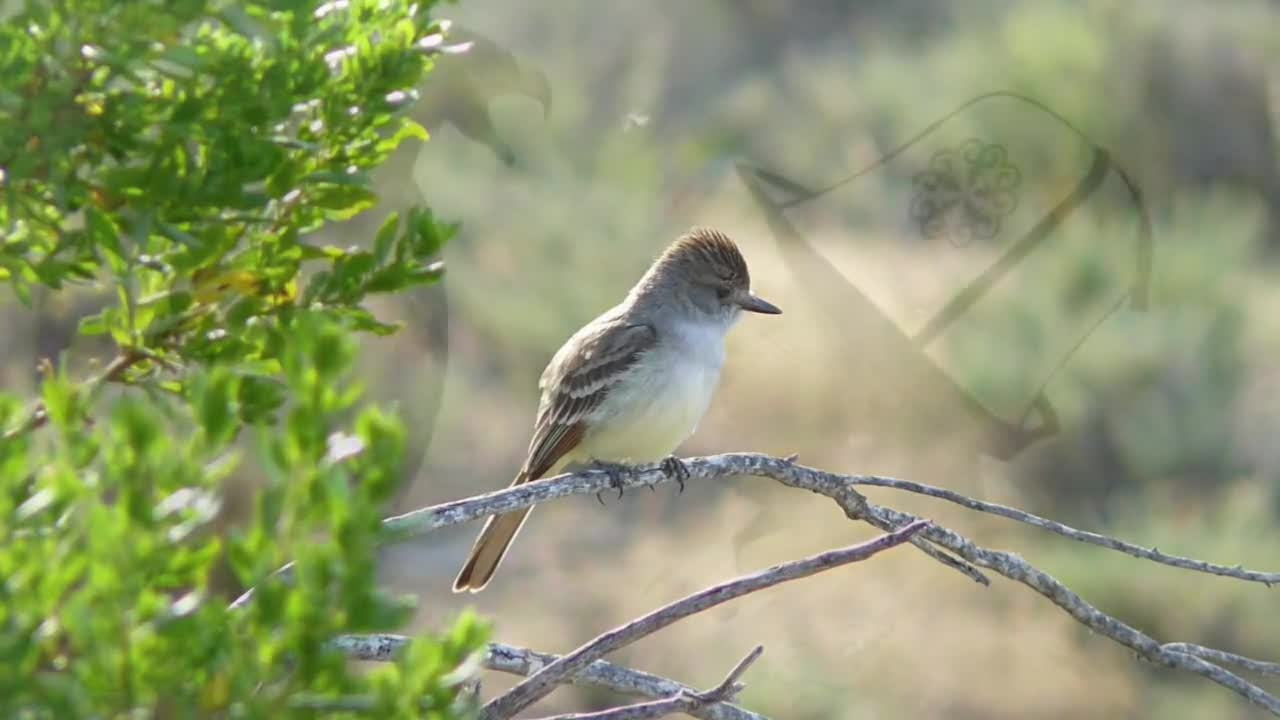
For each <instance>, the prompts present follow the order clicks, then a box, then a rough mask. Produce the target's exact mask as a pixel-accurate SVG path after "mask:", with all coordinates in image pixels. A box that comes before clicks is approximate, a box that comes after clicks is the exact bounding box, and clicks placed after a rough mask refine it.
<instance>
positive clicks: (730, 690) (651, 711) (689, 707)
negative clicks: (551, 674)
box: [542, 645, 764, 720]
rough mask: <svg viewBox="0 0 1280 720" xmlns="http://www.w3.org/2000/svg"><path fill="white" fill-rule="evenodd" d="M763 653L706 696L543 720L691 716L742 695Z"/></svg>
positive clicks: (746, 660)
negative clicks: (745, 675) (746, 675)
mask: <svg viewBox="0 0 1280 720" xmlns="http://www.w3.org/2000/svg"><path fill="white" fill-rule="evenodd" d="M763 652H764V646H763V645H757V646H756V647H755V649H754V650H752V651H751V652H750V653H748V654H747V656H746V657H744V658H742V659H741V660H739V661H738V664H737V666H735V667H734V668H733V670H730V671H729V674H728V675H726V676H725V679H724V680H723V681H722V682H721V683H720V684H719V685H717V686H715V687H714V688H711V689H710V690H706V691H704V692H700V693H695V692H681V693H680V694H678V695H676V696H674V697H670V698H667V699H665V700H658V701H656V702H646V703H636V704H635V705H626V706H624V707H618V708H612V709H609V710H601V711H599V712H590V713H569V714H567V715H555V716H552V717H547V718H543V719H542V720H649V718H660V717H665V716H667V715H675V714H676V713H684V714H689V713H692V712H694V711H696V710H698V709H700V708H703V707H706V706H708V705H715V704H717V703H722V702H726V701H728V700H732V699H733V697H734V696H735V695H737V694H738V693H740V692H742V689H743V687H744V686H743V685H742V684H741V683H739V682H738V678H740V677H742V673H744V672H746V670H747V668H748V667H751V664H752V663H754V662H755V661H756V658H759V657H760V654H761V653H763Z"/></svg>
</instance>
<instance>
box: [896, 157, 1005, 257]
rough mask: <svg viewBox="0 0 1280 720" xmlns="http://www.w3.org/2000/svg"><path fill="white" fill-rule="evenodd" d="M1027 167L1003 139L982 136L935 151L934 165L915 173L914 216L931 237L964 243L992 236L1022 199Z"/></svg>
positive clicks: (912, 212) (931, 164)
mask: <svg viewBox="0 0 1280 720" xmlns="http://www.w3.org/2000/svg"><path fill="white" fill-rule="evenodd" d="M1021 181H1022V173H1021V172H1019V171H1018V168H1016V167H1014V166H1013V165H1012V164H1011V163H1010V162H1009V157H1008V153H1007V152H1006V151H1005V149H1004V147H1003V146H1002V145H999V144H996V143H984V142H983V141H981V140H978V139H976V138H975V139H971V140H967V141H965V142H964V143H963V144H961V145H960V146H959V147H958V148H946V149H943V150H939V151H938V152H937V153H935V154H934V156H933V158H932V160H930V162H929V169H928V170H923V171H921V172H918V173H916V175H915V176H914V177H913V178H912V184H913V185H914V186H915V193H914V195H913V197H912V198H911V219H912V220H915V221H916V222H917V223H919V225H920V233H921V234H922V235H924V237H926V238H928V239H934V238H937V237H940V236H942V235H946V236H947V237H948V239H949V240H950V241H951V243H952V244H953V245H956V246H957V247H961V246H964V245H968V244H969V243H970V242H972V241H973V240H975V239H983V240H989V239H991V238H993V237H995V236H996V235H997V234H998V233H999V232H1000V224H1001V223H1002V222H1003V221H1004V218H1005V217H1007V216H1008V215H1009V214H1010V213H1012V212H1013V210H1014V208H1016V207H1017V205H1018V197H1017V194H1016V190H1017V188H1018V184H1019V183H1020V182H1021Z"/></svg>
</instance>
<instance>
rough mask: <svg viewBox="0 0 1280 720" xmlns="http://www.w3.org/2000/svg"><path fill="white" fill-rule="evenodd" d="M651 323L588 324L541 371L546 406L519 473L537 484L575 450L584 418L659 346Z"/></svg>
mask: <svg viewBox="0 0 1280 720" xmlns="http://www.w3.org/2000/svg"><path fill="white" fill-rule="evenodd" d="M657 340H658V334H657V332H656V331H655V330H654V329H653V327H652V326H651V325H646V324H642V323H631V322H625V321H621V320H617V319H614V320H609V321H605V322H599V323H593V324H592V325H588V326H587V327H586V328H584V329H583V330H582V331H580V332H579V333H578V334H577V335H575V336H574V337H573V338H571V339H570V340H569V342H567V343H565V345H564V347H563V348H561V349H560V352H558V353H556V356H555V357H554V358H552V360H551V364H549V365H548V366H547V369H546V371H544V372H543V373H542V381H541V382H540V383H539V385H540V387H541V388H542V402H541V404H540V405H539V407H538V419H537V422H536V423H535V425H534V429H533V440H532V441H530V443H529V457H528V459H526V460H525V463H524V468H523V469H522V470H521V475H522V476H524V477H525V479H527V480H536V479H537V478H540V477H542V475H543V474H544V473H546V472H547V471H549V470H550V469H551V467H552V466H553V465H555V464H556V462H557V461H558V460H560V458H562V457H564V455H565V453H567V452H569V451H570V450H572V449H573V448H574V447H575V446H576V445H577V444H578V443H579V442H581V441H582V436H583V434H584V433H585V432H586V429H587V426H586V418H587V417H589V416H590V415H591V413H592V412H593V411H595V410H596V409H597V408H599V407H600V404H601V403H602V402H604V399H605V397H606V396H608V394H609V392H610V391H611V390H612V389H613V388H614V386H616V385H617V383H618V382H619V381H620V380H621V379H622V377H623V375H625V373H626V370H627V369H629V368H630V367H631V366H632V365H633V364H635V362H636V361H637V360H638V359H639V358H640V357H641V356H642V355H644V353H646V352H648V351H649V350H650V349H652V348H653V346H654V345H655V344H656V343H657Z"/></svg>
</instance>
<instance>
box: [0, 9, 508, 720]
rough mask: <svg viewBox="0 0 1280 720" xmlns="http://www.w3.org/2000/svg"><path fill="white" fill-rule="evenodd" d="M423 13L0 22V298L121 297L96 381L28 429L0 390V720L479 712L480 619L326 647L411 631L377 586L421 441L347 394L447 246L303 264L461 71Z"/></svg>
mask: <svg viewBox="0 0 1280 720" xmlns="http://www.w3.org/2000/svg"><path fill="white" fill-rule="evenodd" d="M430 5H431V3H430V2H421V1H420V2H416V3H411V2H408V1H407V0H377V1H375V0H338V1H336V2H329V3H325V4H319V3H314V2H305V1H303V0H292V1H290V0H270V1H268V0H260V1H258V2H238V3H225V2H210V1H207V0H181V1H180V2H159V1H157V0H110V1H105V0H63V1H61V2H53V3H46V2H41V1H38V0H29V1H28V2H25V3H24V5H23V6H22V7H21V8H20V9H19V10H18V11H17V12H16V14H12V15H10V16H9V17H8V18H7V19H6V20H5V21H4V23H3V24H2V25H0V192H2V193H3V198H2V202H0V226H2V227H3V228H4V235H3V240H2V241H0V243H2V244H0V279H2V280H5V281H7V283H8V285H9V286H10V287H11V288H12V290H13V291H14V293H15V294H16V295H17V297H18V298H20V299H22V300H23V301H24V302H29V298H30V295H31V291H32V289H33V288H34V287H37V286H39V287H43V288H46V289H47V291H48V292H68V291H70V290H71V289H72V288H74V287H76V286H88V287H91V288H101V287H105V288H110V289H111V290H112V291H113V292H114V295H113V296H112V301H111V303H110V304H109V305H108V306H107V307H105V308H104V309H102V311H101V312H99V313H96V314H93V315H90V316H87V317H84V318H83V319H82V320H81V322H80V326H79V328H80V332H81V333H83V334H88V335H103V336H105V337H107V338H109V339H110V341H111V342H112V343H113V344H114V345H115V347H116V349H117V357H116V359H115V360H114V361H112V362H111V363H110V364H109V365H108V366H107V367H106V368H105V369H104V370H103V372H102V373H101V374H100V375H99V376H97V377H95V378H92V379H89V380H86V381H77V380H75V379H73V378H71V377H69V375H68V373H67V372H66V371H65V370H63V369H57V370H55V369H54V367H53V366H52V364H49V365H47V366H46V367H45V378H44V380H43V383H42V388H41V397H40V399H39V402H38V403H36V404H35V408H34V409H33V408H29V407H25V406H24V404H23V403H21V402H19V400H18V399H17V398H14V397H11V396H6V395H0V428H4V429H5V433H4V436H3V440H0V578H3V582H0V667H4V668H6V671H5V672H3V673H0V715H3V716H4V717H124V716H129V717H149V716H163V717H197V716H199V717H204V716H218V717H223V716H226V717H273V718H274V717H283V716H291V715H297V716H301V717H313V716H316V715H317V714H318V713H320V712H321V711H322V710H323V709H325V708H338V709H340V710H344V711H361V712H371V713H374V714H375V715H376V716H378V717H433V718H447V717H455V716H459V715H461V714H466V712H467V708H466V707H465V706H464V705H465V701H464V700H460V699H459V697H460V696H459V693H458V689H459V687H460V684H461V682H462V681H464V680H465V679H466V678H467V672H466V668H467V667H469V666H470V664H469V663H467V662H466V660H467V659H468V658H469V657H472V656H473V654H474V653H475V652H476V651H477V650H478V649H479V648H480V647H481V645H482V641H483V637H484V629H483V628H482V627H481V626H480V624H479V623H478V622H477V621H476V620H475V619H474V618H471V617H464V618H461V619H460V620H459V621H458V623H457V624H456V625H455V627H454V628H453V629H452V630H451V631H450V632H448V633H446V634H444V635H443V636H441V637H438V638H423V639H420V640H418V641H417V642H415V643H414V644H413V645H412V646H410V648H408V650H407V652H406V653H405V657H404V659H403V660H402V661H401V662H400V663H397V664H393V665H388V666H386V667H383V668H380V669H379V670H377V671H376V672H372V673H355V672H353V671H352V670H351V669H350V668H349V667H348V663H347V662H346V660H345V659H344V658H343V657H342V656H341V655H340V654H339V653H337V652H335V651H333V650H330V649H329V648H328V647H327V645H326V643H327V641H328V640H329V638H331V637H333V636H334V635H335V634H338V633H343V632H357V631H386V630H393V629H396V628H399V627H401V626H402V625H403V624H404V623H405V621H406V620H407V618H408V610H409V606H408V605H407V604H406V603H405V601H403V600H401V599H397V598H392V597H389V596H387V595H386V594H385V593H383V592H381V591H380V590H378V589H377V587H376V582H375V577H374V562H373V561H374V554H373V553H374V548H375V545H376V542H377V537H378V533H379V528H380V515H381V513H380V508H381V506H382V505H383V503H385V502H386V501H387V500H388V498H389V497H390V496H391V493H392V492H393V490H394V488H395V486H396V484H397V482H398V481H399V478H400V476H401V473H400V460H401V456H402V450H403V444H404V431H403V427H402V425H401V423H400V422H399V421H398V420H397V419H396V418H394V417H392V416H389V415H387V414H385V413H383V412H382V411H380V410H378V409H375V408H367V407H366V408H359V407H357V402H358V400H359V396H360V391H359V388H358V386H356V385H354V384H353V383H351V382H350V380H349V378H348V375H349V371H350V368H351V366H352V363H353V359H354V353H355V348H356V340H355V337H354V336H355V334H356V333H360V332H374V333H379V334H382V333H387V332H391V331H393V330H394V329H395V328H394V327H393V326H390V325H387V324H384V323H382V322H380V321H379V320H378V319H377V318H375V317H374V316H373V315H372V314H371V313H370V312H369V310H368V309H367V308H365V307H364V306H363V303H364V302H365V301H366V299H367V298H368V297H369V296H370V295H373V294H376V293H392V292H397V291H402V290H405V289H406V288H410V287H413V286H416V285H420V284H424V283H430V282H434V281H436V280H437V279H438V278H439V277H440V274H441V271H442V267H441V265H440V262H439V260H438V255H439V250H440V247H441V245H442V244H443V243H444V242H445V241H446V240H447V239H448V238H449V236H450V235H451V234H452V232H453V228H452V227H451V226H449V225H444V224H441V223H439V222H438V221H437V220H436V219H435V218H434V217H433V216H432V215H431V213H430V212H429V211H427V210H425V209H413V210H411V211H409V212H407V213H405V214H404V217H400V216H397V215H392V216H391V217H389V218H388V219H387V220H386V222H385V223H384V224H383V226H382V228H381V230H380V231H379V232H378V233H377V236H376V237H375V238H373V239H372V242H371V243H370V247H369V248H368V249H364V248H361V247H351V248H335V247H324V246H320V245H318V244H316V243H315V242H314V240H313V238H314V237H315V234H316V232H317V231H318V230H319V229H320V228H322V227H323V226H325V225H326V224H327V223H331V222H335V221H341V220H345V219H347V218H350V217H352V216H354V215H356V214H358V213H360V212H362V211H364V210H366V209H368V208H370V207H372V206H373V205H374V204H375V203H376V201H377V197H376V195H375V193H374V192H373V190H372V188H371V186H370V181H369V174H370V172H371V171H373V170H374V169H375V168H377V167H379V166H380V165H381V164H382V163H383V162H384V161H386V160H387V158H388V157H389V156H390V154H391V153H392V152H393V151H394V150H395V149H396V148H397V147H398V146H400V144H401V143H402V142H404V141H405V140H408V139H411V138H416V139H419V140H422V139H425V138H426V133H425V131H424V130H423V129H422V128H421V127H420V126H418V125H417V124H416V123H414V122H413V121H411V120H409V119H408V118H406V117H404V116H403V115H402V111H403V110H404V109H405V107H406V106H407V105H408V104H409V102H410V101H411V100H413V99H414V98H415V97H416V90H415V88H416V87H417V86H418V85H419V84H420V83H421V82H422V80H423V78H424V77H425V76H426V75H427V74H428V72H429V71H430V69H431V65H432V60H431V56H432V53H433V52H436V51H439V50H441V49H445V46H444V32H445V29H446V28H445V26H444V25H443V24H442V23H438V22H435V21H433V20H432V19H431V18H430V17H429V15H428V11H429V10H430ZM59 366H60V367H62V368H64V367H65V363H60V365H59ZM107 384H122V385H125V386H128V391H127V392H125V393H122V394H119V395H118V396H117V397H114V398H110V397H108V395H107V394H106V393H104V392H101V390H102V388H103V387H104V386H106V385H107ZM250 447H253V448H255V449H253V450H249V449H247V448H250ZM246 457H248V458H250V461H249V462H246V461H245V458H246ZM248 466H252V467H248ZM246 469H249V470H252V471H253V476H254V477H259V476H261V477H262V478H264V479H263V480H262V483H261V487H260V488H259V489H258V491H257V493H256V495H255V497H254V500H253V503H252V507H253V510H252V518H251V519H250V520H249V521H248V522H247V523H246V524H245V525H244V526H243V527H239V528H235V529H232V530H224V529H223V528H221V527H220V523H219V522H216V521H217V520H218V518H219V515H220V511H221V509H222V506H223V505H224V502H223V500H224V488H225V486H226V481H227V479H228V478H230V477H232V476H233V475H234V474H236V473H238V472H243V471H245V470H246ZM287 560H293V561H295V563H296V565H295V567H296V572H295V573H294V576H293V579H292V581H291V582H285V581H284V580H282V579H280V578H277V577H273V576H272V575H271V574H272V572H273V571H274V570H275V568H277V567H279V566H280V565H281V564H283V563H284V562H285V561H287ZM224 563H225V564H227V565H229V566H230V568H231V571H232V572H233V573H234V575H235V578H236V580H237V582H238V583H239V584H240V585H241V586H257V588H258V591H257V594H256V595H255V599H254V601H253V602H252V603H250V604H249V606H248V607H247V608H244V609H242V610H230V609H228V607H227V598H226V597H222V596H221V594H220V593H219V592H217V591H215V589H214V588H213V587H212V578H213V577H214V576H215V574H216V572H217V570H218V568H219V567H220V565H222V564H224Z"/></svg>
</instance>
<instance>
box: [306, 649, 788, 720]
mask: <svg viewBox="0 0 1280 720" xmlns="http://www.w3.org/2000/svg"><path fill="white" fill-rule="evenodd" d="M408 642H409V638H407V637H405V636H403V635H343V636H341V637H339V638H336V639H335V640H334V641H333V643H332V644H333V645H334V646H335V647H337V648H339V649H341V650H343V651H344V652H346V653H347V655H348V657H350V658H352V659H354V660H378V661H390V660H392V659H393V658H394V657H395V656H396V653H398V652H399V650H400V648H402V647H404V646H405V645H406V644H407V643H408ZM559 659H560V656H558V655H550V654H548V653H540V652H535V651H533V650H528V649H526V648H521V647H515V646H514V645H506V644H504V643H489V648H488V652H486V653H485V657H484V660H483V664H484V666H485V667H486V668H488V669H489V670H493V671H495V672H504V673H508V674H511V675H520V676H522V677H528V676H530V675H532V674H534V673H536V672H538V671H539V670H541V669H542V668H544V667H546V666H548V665H550V664H551V663H553V662H555V661H556V660H559ZM566 682H570V683H572V684H574V685H588V686H592V687H599V688H606V689H608V690H613V691H614V692H618V693H622V694H624V695H633V696H638V697H646V698H653V699H660V700H666V699H670V698H672V697H674V696H676V695H679V694H681V693H694V692H696V691H695V690H694V689H693V688H690V687H688V686H686V685H682V684H680V683H678V682H676V681H674V680H668V679H667V678H664V677H660V676H658V675H653V674H650V673H647V672H641V671H639V670H632V669H630V668H625V667H622V666H621V665H615V664H613V663H611V662H606V661H604V660H597V661H595V662H593V663H591V664H590V665H588V666H587V667H585V668H583V669H582V670H581V671H580V672H577V673H575V674H574V675H573V676H572V677H569V678H566ZM682 712H685V713H686V714H688V715H693V716H694V717H696V718H701V719H702V720H766V718H765V717H764V716H762V715H758V714H756V713H753V712H749V711H747V710H743V709H742V708H740V707H737V706H735V705H731V704H729V703H727V702H722V703H718V704H713V705H708V706H706V707H702V708H696V709H691V710H685V711H682Z"/></svg>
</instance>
